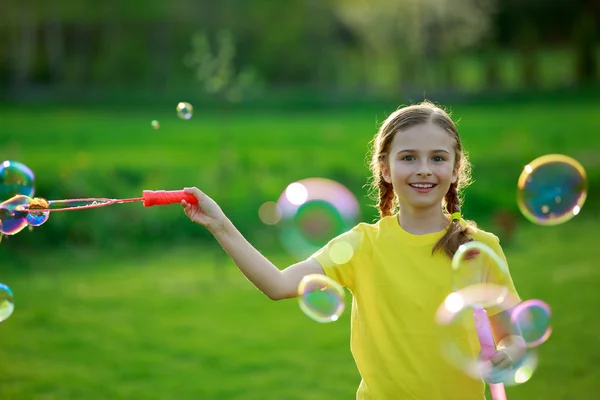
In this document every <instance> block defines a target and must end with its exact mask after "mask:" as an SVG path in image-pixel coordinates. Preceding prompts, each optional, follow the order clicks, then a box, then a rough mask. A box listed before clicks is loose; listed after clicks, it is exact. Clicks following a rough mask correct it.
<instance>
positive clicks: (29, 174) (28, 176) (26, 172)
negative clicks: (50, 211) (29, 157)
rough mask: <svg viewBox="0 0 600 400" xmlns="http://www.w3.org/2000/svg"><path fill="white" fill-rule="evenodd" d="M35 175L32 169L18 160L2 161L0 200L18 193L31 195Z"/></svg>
mask: <svg viewBox="0 0 600 400" xmlns="http://www.w3.org/2000/svg"><path fill="white" fill-rule="evenodd" d="M34 180H35V176H34V174H33V171H32V170H31V169H30V168H29V167H28V166H26V165H25V164H23V163H20V162H18V161H4V162H3V163H2V164H0V200H3V199H9V198H11V197H13V196H16V195H18V194H22V195H25V196H33V194H34V192H35V188H34Z"/></svg>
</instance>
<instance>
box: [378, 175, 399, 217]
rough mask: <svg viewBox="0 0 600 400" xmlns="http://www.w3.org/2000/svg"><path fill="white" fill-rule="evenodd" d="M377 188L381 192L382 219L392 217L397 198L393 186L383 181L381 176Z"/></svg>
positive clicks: (380, 208)
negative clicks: (395, 198)
mask: <svg viewBox="0 0 600 400" xmlns="http://www.w3.org/2000/svg"><path fill="white" fill-rule="evenodd" d="M377 188H378V190H379V204H378V207H379V215H380V216H381V217H382V218H383V217H387V216H390V215H392V209H393V208H394V196H395V195H394V188H393V186H392V185H391V184H390V183H387V182H386V181H385V180H384V179H383V176H380V177H379V182H378V185H377Z"/></svg>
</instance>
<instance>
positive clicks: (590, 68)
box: [573, 0, 600, 85]
mask: <svg viewBox="0 0 600 400" xmlns="http://www.w3.org/2000/svg"><path fill="white" fill-rule="evenodd" d="M598 15H600V2H598V1H594V0H587V1H586V2H585V3H584V5H583V6H582V7H581V11H580V13H579V16H578V17H577V20H576V23H575V29H574V33H573V34H574V39H575V40H574V41H575V45H574V47H575V76H576V78H577V83H579V84H582V85H585V84H587V83H590V82H592V81H594V80H596V78H597V76H596V74H597V71H598V60H597V58H596V49H597V46H598V26H597V22H598V21H597V20H596V19H597V16H598Z"/></svg>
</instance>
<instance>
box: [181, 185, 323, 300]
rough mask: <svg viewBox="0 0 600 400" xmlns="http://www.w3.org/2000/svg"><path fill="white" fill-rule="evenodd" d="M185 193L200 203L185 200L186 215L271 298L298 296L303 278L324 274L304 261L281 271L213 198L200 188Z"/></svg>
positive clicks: (311, 262) (314, 263)
mask: <svg viewBox="0 0 600 400" xmlns="http://www.w3.org/2000/svg"><path fill="white" fill-rule="evenodd" d="M184 190H185V191H186V192H187V193H191V194H193V195H194V196H195V197H196V198H197V199H198V204H188V203H187V202H185V201H182V203H181V205H182V206H183V209H184V211H185V214H186V215H187V216H188V217H189V218H190V219H191V220H192V221H194V222H196V223H197V224H200V225H202V226H204V227H205V228H206V229H208V230H209V231H210V232H211V233H212V234H213V236H214V237H215V239H217V241H218V242H219V244H220V245H221V247H223V249H224V250H225V251H226V252H227V254H228V255H229V257H231V259H232V260H233V262H234V263H235V265H237V267H238V268H239V269H240V271H242V273H243V274H244V276H246V278H248V280H250V282H252V283H253V284H254V286H256V287H257V288H258V289H259V290H260V291H261V292H263V293H264V294H265V295H267V296H268V297H269V298H270V299H273V300H281V299H287V298H291V297H296V296H297V292H298V285H299V284H300V281H301V280H302V278H304V277H305V276H306V275H310V274H323V273H324V272H323V269H322V268H321V265H320V264H319V263H318V262H317V261H315V260H306V261H302V262H299V263H297V264H294V265H292V266H290V267H289V268H286V269H285V270H284V271H281V270H280V269H279V268H277V267H276V266H275V265H273V263H272V262H270V261H269V260H267V258H266V257H265V256H263V255H262V254H260V252H259V251H258V250H256V249H255V248H254V246H252V245H251V244H250V242H248V241H247V240H246V238H244V236H243V235H242V234H241V233H240V231H238V230H237V228H236V227H235V226H234V225H233V223H232V222H231V221H230V220H229V219H228V218H227V217H226V216H225V214H224V213H223V211H222V210H221V208H220V207H219V206H218V205H217V203H215V201H214V200H213V199H211V198H210V197H208V196H207V195H206V194H204V193H203V192H202V191H201V190H200V189H198V188H185V189H184Z"/></svg>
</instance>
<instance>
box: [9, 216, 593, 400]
mask: <svg viewBox="0 0 600 400" xmlns="http://www.w3.org/2000/svg"><path fill="white" fill-rule="evenodd" d="M598 222H599V221H598V219H596V220H590V219H589V218H580V219H578V220H574V221H571V222H569V223H568V224H565V225H562V226H559V227H553V228H542V227H535V226H525V227H523V228H522V229H521V230H520V231H519V232H518V233H517V239H518V241H517V244H516V245H515V246H513V247H509V248H508V249H507V257H508V259H509V262H510V265H511V269H512V274H513V278H514V280H515V282H516V284H517V287H518V288H519V290H520V294H521V296H522V297H523V298H525V299H527V298H541V299H543V300H545V301H546V302H548V303H549V304H550V306H551V307H552V310H553V315H552V325H553V329H554V331H553V335H552V336H551V338H550V340H549V341H548V342H547V343H546V344H544V345H543V346H542V347H541V348H540V366H539V368H538V370H537V372H536V374H535V375H534V377H533V379H532V380H531V381H529V382H528V383H526V384H525V385H522V386H518V387H513V388H508V394H509V398H510V399H513V400H514V399H527V400H529V399H565V400H566V399H593V398H595V397H594V396H595V393H596V392H597V391H598V390H599V389H600V384H599V383H598V382H600V380H599V378H600V375H599V374H598V369H597V368H596V367H597V363H598V361H599V358H600V351H598V347H597V338H598V330H599V329H600V326H599V325H598V318H597V310H596V308H597V307H596V306H595V305H596V304H597V301H598V295H597V288H598V285H599V284H600V272H599V270H598V268H597V262H596V260H598V258H599V257H600V248H599V247H598V246H597V243H596V239H595V237H594V235H591V234H590V232H595V231H596V229H597V228H596V227H597V225H598ZM205 251H206V249H204V248H203V247H202V246H198V247H196V248H189V247H175V248H174V247H173V245H172V244H165V245H164V247H163V249H162V251H160V252H159V253H156V252H152V253H151V254H146V255H143V254H142V253H138V252H136V251H134V253H135V254H130V255H127V256H123V254H120V253H110V252H99V251H79V252H75V251H74V252H70V253H69V252H52V253H48V254H38V255H30V254H27V255H25V254H24V255H21V256H20V257H19V258H18V259H14V260H13V261H12V262H8V263H6V262H4V263H3V268H2V280H3V281H4V282H6V283H8V284H9V285H10V286H11V287H12V289H13V291H14V293H15V298H16V309H15V312H14V314H13V316H12V317H10V318H9V319H8V320H6V321H4V322H3V323H2V324H1V325H0V360H2V362H1V363H0V398H2V399H31V398H35V399H81V398H86V399H114V398H127V399H133V398H144V399H171V398H172V399H188V398H202V399H281V398H285V399H332V398H352V396H353V394H354V392H355V390H356V387H357V384H358V381H359V376H358V374H357V371H356V368H355V366H354V363H353V360H352V358H351V355H350V352H349V315H348V313H345V314H344V315H343V316H342V318H341V319H340V320H339V321H338V322H336V323H333V324H318V323H316V322H313V321H311V320H310V319H309V318H307V317H306V316H304V315H303V314H302V313H301V311H300V309H299V307H298V306H297V303H296V301H295V300H287V301H282V302H272V301H270V300H268V299H267V298H266V297H264V296H263V295H262V294H260V293H259V292H258V291H257V290H256V289H255V288H254V287H252V286H251V285H250V284H249V283H248V282H247V281H246V280H245V278H243V277H242V276H241V274H239V273H238V272H237V271H236V270H235V267H234V266H233V265H232V264H231V263H230V262H229V261H226V262H223V264H222V265H219V266H218V269H215V268H213V267H214V265H212V263H214V260H215V258H214V257H208V258H207V257H206V256H203V254H205ZM269 256H270V257H271V258H272V259H273V261H274V262H276V263H277V264H278V265H279V266H282V267H283V266H285V265H287V264H288V263H290V262H291V260H290V259H289V258H288V257H285V256H277V255H273V254H269ZM398 379H401V377H398Z"/></svg>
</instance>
